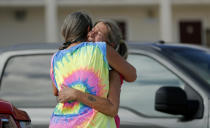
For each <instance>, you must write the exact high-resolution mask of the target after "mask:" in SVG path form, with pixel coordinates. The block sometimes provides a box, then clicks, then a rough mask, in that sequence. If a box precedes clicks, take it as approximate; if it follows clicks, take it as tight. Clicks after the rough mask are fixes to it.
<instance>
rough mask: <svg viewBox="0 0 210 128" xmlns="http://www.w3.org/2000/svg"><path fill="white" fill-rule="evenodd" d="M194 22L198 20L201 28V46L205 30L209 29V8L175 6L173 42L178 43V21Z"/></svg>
mask: <svg viewBox="0 0 210 128" xmlns="http://www.w3.org/2000/svg"><path fill="white" fill-rule="evenodd" d="M183 20H184V21H194V20H200V21H201V22H202V25H203V26H202V28H203V34H202V36H203V45H205V44H206V41H205V30H206V29H207V28H209V29H210V6H209V5H202V6H195V5H194V6H189V5H185V6H183V5H182V6H181V5H180V6H175V7H174V8H173V40H174V41H175V42H179V22H180V21H183Z"/></svg>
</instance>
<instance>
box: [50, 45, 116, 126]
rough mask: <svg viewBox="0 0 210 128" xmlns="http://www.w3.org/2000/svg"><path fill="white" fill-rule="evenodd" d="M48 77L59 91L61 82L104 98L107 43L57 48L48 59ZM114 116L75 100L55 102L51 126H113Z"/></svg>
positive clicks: (107, 67) (105, 90)
mask: <svg viewBox="0 0 210 128" xmlns="http://www.w3.org/2000/svg"><path fill="white" fill-rule="evenodd" d="M50 72H51V78H52V80H53V82H54V84H55V85H56V88H57V89H58V91H60V90H61V89H62V88H61V86H62V84H63V85H67V86H68V87H71V88H75V89H78V90H80V91H82V92H86V93H90V94H93V95H97V96H101V97H104V98H106V97H107V95H108V91H109V65H108V62H107V59H106V43H104V42H96V43H91V42H83V43H80V44H78V45H75V46H73V47H70V48H69V49H64V50H60V51H58V52H56V53H55V54H54V55H53V57H52V61H51V69H50ZM115 127H116V124H115V120H114V118H112V117H110V116H107V115H104V114H102V113H100V112H98V111H97V110H95V109H93V108H90V107H88V106H87V105H84V104H83V103H81V102H78V101H69V102H67V103H58V104H57V105H56V107H55V109H54V112H53V114H52V117H51V121H50V128H115Z"/></svg>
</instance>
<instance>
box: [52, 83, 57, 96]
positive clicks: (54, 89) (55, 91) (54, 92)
mask: <svg viewBox="0 0 210 128" xmlns="http://www.w3.org/2000/svg"><path fill="white" fill-rule="evenodd" d="M52 87H53V94H54V96H58V89H57V88H56V86H55V84H54V83H53V82H52Z"/></svg>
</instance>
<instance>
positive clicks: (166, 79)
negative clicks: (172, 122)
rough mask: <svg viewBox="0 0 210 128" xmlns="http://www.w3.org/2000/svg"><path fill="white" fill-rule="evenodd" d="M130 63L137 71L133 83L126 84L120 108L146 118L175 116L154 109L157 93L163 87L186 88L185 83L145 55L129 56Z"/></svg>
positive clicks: (122, 92)
mask: <svg viewBox="0 0 210 128" xmlns="http://www.w3.org/2000/svg"><path fill="white" fill-rule="evenodd" d="M128 61H129V62H130V63H131V64H132V65H133V66H134V67H135V68H136V70H137V79H136V81H135V82H133V83H127V82H124V84H123V86H122V90H121V98H120V106H123V107H124V108H127V109H130V110H133V111H135V112H137V113H139V114H143V115H145V116H152V117H154V116H158V117H163V116H164V117H167V116H173V115H168V114H165V113H161V112H158V111H156V110H155V109H154V103H155V93H156V91H157V90H158V89H159V88H160V87H162V86H176V87H180V88H184V82H182V80H180V79H179V78H178V77H177V76H176V75H174V74H173V73H172V72H171V71H169V70H168V69H167V68H165V67H164V66H163V65H161V64H160V63H159V62H157V61H156V60H154V59H152V58H150V57H148V56H144V55H137V54H136V55H134V54H133V55H129V57H128Z"/></svg>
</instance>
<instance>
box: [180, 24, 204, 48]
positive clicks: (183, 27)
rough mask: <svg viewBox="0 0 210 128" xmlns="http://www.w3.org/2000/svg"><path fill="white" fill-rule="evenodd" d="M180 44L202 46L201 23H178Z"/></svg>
mask: <svg viewBox="0 0 210 128" xmlns="http://www.w3.org/2000/svg"><path fill="white" fill-rule="evenodd" d="M179 30H180V42H182V43H190V44H198V45H201V44H202V24H201V21H181V22H180V23H179Z"/></svg>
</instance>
